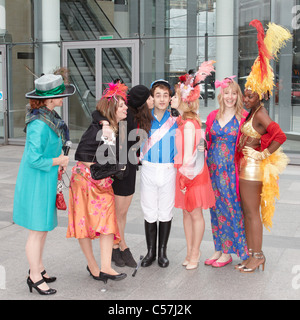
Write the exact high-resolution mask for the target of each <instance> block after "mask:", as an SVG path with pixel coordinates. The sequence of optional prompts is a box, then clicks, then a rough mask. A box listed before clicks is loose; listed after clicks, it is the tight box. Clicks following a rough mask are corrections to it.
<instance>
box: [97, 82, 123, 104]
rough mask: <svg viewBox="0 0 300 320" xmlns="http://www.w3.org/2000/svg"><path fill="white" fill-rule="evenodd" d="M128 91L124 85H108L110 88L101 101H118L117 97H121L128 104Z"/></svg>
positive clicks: (104, 92)
mask: <svg viewBox="0 0 300 320" xmlns="http://www.w3.org/2000/svg"><path fill="white" fill-rule="evenodd" d="M127 90H128V87H127V86H126V85H125V84H123V83H119V82H118V83H113V82H111V83H108V88H106V89H105V90H104V91H103V94H102V98H101V99H104V98H106V99H108V100H109V101H110V100H111V99H112V98H114V99H116V97H117V96H120V97H122V98H123V99H124V100H125V102H126V103H127V94H126V93H127Z"/></svg>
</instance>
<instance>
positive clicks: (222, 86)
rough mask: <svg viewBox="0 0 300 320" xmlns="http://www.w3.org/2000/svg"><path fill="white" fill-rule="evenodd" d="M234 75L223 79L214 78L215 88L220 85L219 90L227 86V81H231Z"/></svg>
mask: <svg viewBox="0 0 300 320" xmlns="http://www.w3.org/2000/svg"><path fill="white" fill-rule="evenodd" d="M235 77H236V76H231V77H227V78H225V79H224V80H223V81H219V80H216V82H215V88H216V89H217V88H219V87H221V90H223V89H225V88H227V87H228V86H229V83H230V82H232V81H233V79H234V78H235Z"/></svg>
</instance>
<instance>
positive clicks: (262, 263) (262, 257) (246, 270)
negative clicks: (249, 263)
mask: <svg viewBox="0 0 300 320" xmlns="http://www.w3.org/2000/svg"><path fill="white" fill-rule="evenodd" d="M252 257H253V258H255V259H257V260H262V261H260V262H259V263H258V264H257V265H256V266H255V267H254V268H247V267H244V268H241V269H240V272H242V273H253V272H254V271H255V270H256V269H258V270H259V267H260V266H262V271H265V263H266V257H265V255H264V253H263V252H262V251H261V252H253V254H252Z"/></svg>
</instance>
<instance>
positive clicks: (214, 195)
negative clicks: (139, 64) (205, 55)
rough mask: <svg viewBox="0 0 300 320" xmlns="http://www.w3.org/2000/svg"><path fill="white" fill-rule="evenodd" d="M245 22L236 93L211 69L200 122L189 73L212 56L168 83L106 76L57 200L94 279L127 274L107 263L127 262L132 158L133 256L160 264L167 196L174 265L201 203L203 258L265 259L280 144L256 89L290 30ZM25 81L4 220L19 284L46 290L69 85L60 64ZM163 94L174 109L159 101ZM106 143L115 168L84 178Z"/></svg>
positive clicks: (195, 81) (198, 233)
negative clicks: (22, 271) (23, 274)
mask: <svg viewBox="0 0 300 320" xmlns="http://www.w3.org/2000/svg"><path fill="white" fill-rule="evenodd" d="M251 25H252V26H254V27H255V28H256V29H257V31H258V48H259V56H258V58H257V59H256V61H255V63H254V65H253V67H252V71H251V73H250V75H249V77H248V79H247V83H246V85H245V91H244V95H243V94H242V92H241V89H240V86H239V85H238V83H237V82H236V81H235V76H229V77H227V78H225V79H223V80H220V81H218V80H217V81H216V82H215V86H216V88H219V87H220V88H221V92H220V94H219V96H218V102H219V108H218V109H217V110H214V111H213V112H211V113H210V114H209V116H208V117H207V121H206V129H205V130H202V124H201V119H200V117H199V98H200V86H199V84H200V83H201V82H202V81H204V80H205V78H206V77H207V76H209V75H211V74H212V72H214V65H213V64H214V61H206V62H203V63H202V64H201V66H200V67H199V68H198V70H196V71H191V72H189V73H187V74H185V75H183V76H181V77H180V78H179V81H178V83H177V84H176V85H175V87H174V91H173V90H172V88H171V85H170V84H169V83H168V82H167V81H165V80H163V79H160V80H156V81H154V82H153V83H152V85H151V88H150V89H148V88H147V87H145V86H143V85H137V86H135V87H133V88H131V89H130V90H129V91H128V88H127V86H126V85H125V84H123V83H121V81H118V80H116V81H114V82H113V83H110V84H109V87H108V88H107V89H106V90H105V91H104V92H103V96H102V98H101V100H100V101H99V102H98V104H97V106H96V110H95V111H94V112H93V114H92V122H91V124H90V126H89V127H88V128H87V130H86V131H85V133H84V134H83V135H82V138H81V140H80V142H79V144H78V147H77V149H76V152H75V160H76V161H77V162H76V165H75V166H74V167H73V168H72V176H71V179H70V188H69V190H70V191H69V206H68V218H69V223H68V229H67V237H68V238H72V237H75V238H77V239H78V242H79V245H80V248H81V250H82V252H83V253H84V255H85V257H86V260H87V271H88V273H89V274H90V275H91V276H92V277H93V278H94V279H96V280H101V281H104V282H107V281H108V279H110V280H122V279H124V278H126V274H125V273H119V272H117V271H116V270H114V269H113V267H112V261H113V262H114V263H115V264H116V265H117V266H119V267H123V266H125V265H127V266H129V267H133V268H134V267H136V266H137V263H136V261H135V259H134V257H133V255H132V253H131V251H130V249H129V247H128V246H127V243H126V240H125V225H126V218H127V212H128V209H129V206H130V204H131V201H132V197H133V194H134V192H135V181H136V171H137V167H138V166H140V168H141V172H140V179H141V187H140V196H141V208H142V211H143V215H144V228H145V237H146V245H147V254H146V255H145V257H144V259H143V260H142V262H141V265H142V267H149V266H150V265H151V264H152V263H153V262H154V261H155V260H156V259H157V261H158V265H159V266H160V267H162V268H166V267H168V265H169V259H168V257H167V245H168V241H169V236H170V231H171V225H172V219H173V208H174V207H176V208H180V209H182V211H183V227H184V232H185V237H186V249H187V252H186V257H185V259H184V261H183V262H182V265H183V266H184V267H185V268H186V269H187V270H191V269H195V268H197V267H198V265H199V260H200V256H201V250H200V247H201V242H202V239H203V235H204V231H205V221H204V218H203V211H202V210H204V209H209V210H210V214H211V226H212V234H213V241H214V248H215V252H214V253H213V254H212V255H211V257H209V258H208V259H206V260H205V262H204V263H205V265H208V266H213V267H215V268H220V267H223V266H225V265H227V264H229V263H231V262H232V257H231V254H236V255H237V256H238V257H240V259H241V260H242V262H241V263H240V264H238V265H236V266H235V269H237V270H239V271H240V272H243V273H248V272H253V271H255V270H256V269H258V268H259V267H260V265H262V267H263V268H264V265H265V261H266V258H265V256H264V254H263V251H262V230H263V225H265V226H266V227H267V228H269V227H271V225H272V216H273V213H274V203H275V200H274V198H275V197H276V196H278V195H279V190H278V174H279V173H281V172H282V171H283V170H284V168H285V167H286V165H287V163H288V158H287V157H286V156H285V154H284V153H283V152H282V150H281V148H280V146H281V145H282V144H283V143H284V142H285V140H286V137H285V134H284V133H283V132H282V130H281V129H280V127H279V125H278V124H277V123H275V122H274V121H272V120H271V119H270V117H269V115H268V113H267V111H266V109H265V108H264V106H263V100H264V99H266V98H267V96H269V95H271V94H272V90H273V87H274V73H273V70H272V68H271V66H270V60H271V59H275V58H276V57H277V53H278V51H279V50H280V48H281V47H282V46H283V45H284V44H285V43H286V41H288V40H289V39H290V38H291V34H290V33H289V32H288V31H287V30H286V29H284V28H283V27H281V26H278V25H275V24H273V23H270V24H269V25H268V30H267V32H266V34H265V32H264V29H263V26H262V24H261V23H260V22H259V21H258V20H254V21H252V22H251ZM35 87H36V89H35V90H34V91H32V92H30V93H29V94H27V95H26V97H27V98H29V99H30V110H29V111H28V114H27V115H26V132H27V138H26V145H25V150H24V154H23V157H22V161H21V165H20V169H19V174H18V178H17V183H16V190H15V198H14V215H13V219H14V222H15V223H17V224H19V225H21V226H23V227H25V228H27V229H29V230H30V233H29V237H28V241H27V244H26V255H27V258H28V262H29V266H30V270H29V275H28V278H27V284H28V287H29V289H30V291H32V289H33V288H34V289H36V290H37V291H38V292H39V293H40V294H43V295H50V294H54V293H56V290H55V289H52V288H49V286H48V283H50V282H53V281H55V280H56V278H55V277H50V276H49V275H48V274H47V272H46V271H45V267H44V265H43V260H42V254H43V249H44V244H45V240H46V236H47V232H48V231H51V230H53V229H54V228H55V227H56V226H57V214H56V208H55V197H56V182H57V175H58V170H63V171H65V170H66V167H67V165H68V162H69V157H68V156H65V155H63V153H62V151H61V150H62V146H63V145H64V143H65V141H66V140H68V139H69V132H68V128H67V127H66V125H65V123H64V122H63V121H62V120H61V118H60V117H59V115H58V114H57V113H56V112H55V111H54V107H57V106H61V105H62V98H63V97H67V96H69V95H71V94H74V93H75V88H74V86H72V85H69V84H66V83H64V81H63V79H62V77H61V76H59V75H44V76H42V77H40V78H39V79H37V80H36V81H35ZM127 91H128V92H127ZM170 102H171V107H172V109H176V110H177V113H178V116H173V115H172V113H171V112H170V111H169V105H170ZM244 107H245V108H246V109H247V110H248V111H246V110H245V109H244ZM124 124H126V125H125V127H124ZM99 132H100V133H101V134H99ZM132 133H133V135H131V134H132ZM109 145H111V146H113V147H114V150H115V154H116V158H117V159H118V161H120V159H121V158H123V159H124V155H125V162H126V170H125V174H124V178H123V179H121V180H120V179H117V178H115V177H114V176H112V177H111V176H109V177H106V178H104V179H101V180H95V179H93V178H92V175H91V169H90V168H91V166H92V165H93V164H95V163H97V162H98V163H99V162H100V161H99V153H98V151H99V148H102V147H103V146H104V147H106V149H105V150H106V151H105V152H104V156H105V155H107V152H108V149H107V148H108V146H109ZM103 150H104V149H103ZM94 239H99V240H100V251H101V265H100V266H99V265H98V263H97V260H96V259H95V257H94V253H93V247H92V240H94Z"/></svg>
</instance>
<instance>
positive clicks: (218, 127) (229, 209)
mask: <svg viewBox="0 0 300 320" xmlns="http://www.w3.org/2000/svg"><path fill="white" fill-rule="evenodd" d="M233 78H234V77H230V78H225V79H224V80H223V81H222V82H219V81H216V88H217V87H221V93H220V94H219V96H218V101H219V105H220V109H217V110H214V111H213V112H211V113H210V114H209V116H208V118H207V122H206V135H207V137H208V155H207V164H208V168H209V172H210V177H211V180H212V186H213V189H214V193H215V197H216V206H215V207H213V208H211V209H210V213H211V224H212V233H213V239H214V245H215V253H214V254H213V255H212V257H210V258H209V259H207V260H206V261H205V264H206V265H212V266H213V267H216V268H219V267H223V266H225V265H227V264H229V263H231V262H232V257H231V254H233V253H234V254H237V256H239V257H240V258H241V259H242V260H245V259H247V258H248V251H247V245H246V238H245V229H244V217H243V213H242V210H241V205H240V201H239V185H238V170H237V164H236V162H235V150H236V146H237V142H238V140H239V136H240V128H241V125H242V124H243V122H244V121H245V118H246V116H247V112H246V111H244V110H243V96H242V92H241V89H240V87H239V85H238V84H237V83H236V82H235V81H234V80H233Z"/></svg>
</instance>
